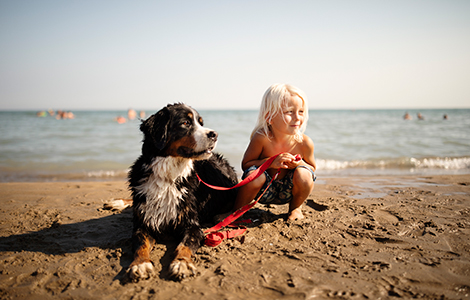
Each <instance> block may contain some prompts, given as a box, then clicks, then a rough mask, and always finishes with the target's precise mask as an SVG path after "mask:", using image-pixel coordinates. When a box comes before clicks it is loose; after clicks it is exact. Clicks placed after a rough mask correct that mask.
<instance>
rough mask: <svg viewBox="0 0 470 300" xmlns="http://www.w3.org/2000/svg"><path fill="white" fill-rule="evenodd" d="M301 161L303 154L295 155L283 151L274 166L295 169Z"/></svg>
mask: <svg viewBox="0 0 470 300" xmlns="http://www.w3.org/2000/svg"><path fill="white" fill-rule="evenodd" d="M301 161H302V156H300V154H297V155H296V156H294V155H292V154H290V153H282V154H280V155H279V156H278V157H277V158H276V159H275V160H274V162H273V166H272V167H273V168H276V169H278V168H282V169H294V168H296V167H297V166H299V163H300V162H301Z"/></svg>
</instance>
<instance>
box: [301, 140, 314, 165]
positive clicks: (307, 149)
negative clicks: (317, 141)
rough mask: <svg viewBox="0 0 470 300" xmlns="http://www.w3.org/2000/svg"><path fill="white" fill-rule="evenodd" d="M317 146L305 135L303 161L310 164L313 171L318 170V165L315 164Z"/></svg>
mask: <svg viewBox="0 0 470 300" xmlns="http://www.w3.org/2000/svg"><path fill="white" fill-rule="evenodd" d="M314 150H315V146H314V144H313V141H312V139H311V138H309V137H308V136H306V135H304V142H303V145H302V153H303V155H304V156H303V157H302V159H303V161H304V162H305V163H306V164H308V165H309V166H310V167H311V168H312V169H313V171H315V170H316V169H317V164H316V163H315V156H314V154H313V153H314Z"/></svg>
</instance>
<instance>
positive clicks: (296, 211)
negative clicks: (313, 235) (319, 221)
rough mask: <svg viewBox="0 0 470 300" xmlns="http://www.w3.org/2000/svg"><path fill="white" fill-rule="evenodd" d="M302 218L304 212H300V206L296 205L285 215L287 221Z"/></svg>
mask: <svg viewBox="0 0 470 300" xmlns="http://www.w3.org/2000/svg"><path fill="white" fill-rule="evenodd" d="M303 218H304V214H303V213H302V209H301V207H297V208H296V209H294V210H292V211H291V212H289V214H288V215H287V221H295V220H302V219H303Z"/></svg>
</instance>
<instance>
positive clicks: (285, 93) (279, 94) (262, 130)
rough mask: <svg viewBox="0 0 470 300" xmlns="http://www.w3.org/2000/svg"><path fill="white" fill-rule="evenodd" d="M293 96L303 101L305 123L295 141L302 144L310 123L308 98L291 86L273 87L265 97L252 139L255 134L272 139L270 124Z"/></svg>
mask: <svg viewBox="0 0 470 300" xmlns="http://www.w3.org/2000/svg"><path fill="white" fill-rule="evenodd" d="M292 96H298V97H299V98H300V99H302V102H303V106H304V107H303V108H304V121H303V123H302V126H301V127H300V129H299V131H298V132H297V133H296V134H295V136H294V139H295V140H296V141H297V142H299V143H300V142H302V140H303V133H304V132H305V128H306V127H307V121H308V104H307V97H306V96H305V94H304V92H302V91H301V90H300V89H298V88H296V87H295V86H292V85H290V84H282V83H277V84H273V85H271V86H270V87H269V88H268V89H267V90H266V92H265V93H264V95H263V100H262V101H261V107H260V109H259V114H258V120H257V122H256V126H255V129H253V132H252V133H251V138H252V137H253V135H254V134H255V133H259V134H263V135H265V136H266V137H267V138H271V134H270V129H269V123H271V120H272V119H273V118H274V116H276V114H278V113H282V112H283V109H284V107H286V106H287V101H288V100H289V99H290V97H292Z"/></svg>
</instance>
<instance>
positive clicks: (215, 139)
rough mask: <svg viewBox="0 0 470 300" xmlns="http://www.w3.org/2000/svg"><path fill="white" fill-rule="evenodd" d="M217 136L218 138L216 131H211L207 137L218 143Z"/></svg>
mask: <svg viewBox="0 0 470 300" xmlns="http://www.w3.org/2000/svg"><path fill="white" fill-rule="evenodd" d="M217 136H218V134H217V132H215V131H209V132H208V133H207V137H208V138H210V139H211V140H214V141H217Z"/></svg>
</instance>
